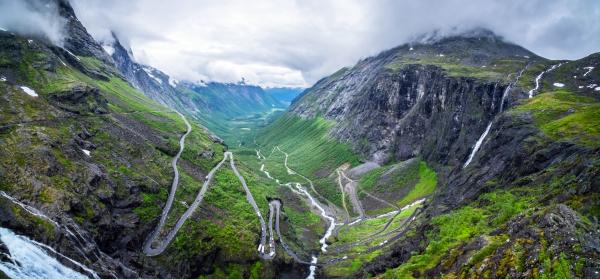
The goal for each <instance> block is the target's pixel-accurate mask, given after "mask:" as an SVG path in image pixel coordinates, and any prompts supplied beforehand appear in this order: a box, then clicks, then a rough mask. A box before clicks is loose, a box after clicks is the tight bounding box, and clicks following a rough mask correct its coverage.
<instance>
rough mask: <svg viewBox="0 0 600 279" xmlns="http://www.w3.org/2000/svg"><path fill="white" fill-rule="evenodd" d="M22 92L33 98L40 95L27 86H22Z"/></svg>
mask: <svg viewBox="0 0 600 279" xmlns="http://www.w3.org/2000/svg"><path fill="white" fill-rule="evenodd" d="M21 90H23V92H25V93H27V95H29V96H31V97H37V96H38V94H37V93H35V90H33V89H31V88H29V87H27V86H21Z"/></svg>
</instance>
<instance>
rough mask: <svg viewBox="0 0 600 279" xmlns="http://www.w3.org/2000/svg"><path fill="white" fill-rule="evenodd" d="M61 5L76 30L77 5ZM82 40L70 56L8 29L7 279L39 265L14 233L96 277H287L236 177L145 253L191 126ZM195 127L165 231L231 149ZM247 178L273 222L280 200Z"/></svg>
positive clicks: (0, 140) (1, 79) (0, 74)
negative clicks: (161, 246)
mask: <svg viewBox="0 0 600 279" xmlns="http://www.w3.org/2000/svg"><path fill="white" fill-rule="evenodd" d="M57 3H60V5H59V7H60V9H61V10H60V11H61V14H63V15H64V16H65V17H67V18H69V19H70V20H71V21H72V22H73V24H76V23H77V22H78V21H77V19H76V17H75V15H74V14H73V13H72V9H71V8H70V6H68V3H67V2H65V1H59V2H57ZM69 30H71V29H69ZM74 30H75V31H74V32H75V33H73V34H68V35H70V36H72V37H71V38H72V39H76V38H78V39H77V40H80V41H81V40H83V41H85V42H80V43H79V44H73V45H69V44H67V45H66V46H65V48H61V47H58V46H55V45H53V44H52V43H50V42H48V41H47V40H45V39H44V38H30V37H23V36H20V35H17V34H13V33H11V32H10V30H9V31H0V98H1V99H2V101H1V102H0V146H1V147H0V157H1V158H0V191H2V192H0V226H1V227H2V231H1V238H0V239H1V240H0V255H1V256H0V267H1V268H2V269H0V270H2V271H0V277H5V275H6V274H5V273H3V271H6V269H5V268H17V269H20V268H21V269H22V268H25V267H27V268H29V266H30V265H23V264H21V263H20V262H16V263H15V262H13V260H15V259H17V260H18V261H21V260H22V258H19V255H17V254H11V249H8V248H7V247H14V246H11V245H12V244H14V243H13V242H12V241H13V240H14V238H10V237H9V236H11V234H16V235H21V236H26V237H27V238H28V239H31V240H33V241H37V243H36V242H31V241H29V242H28V243H29V244H31V245H32V246H31V247H34V248H35V249H37V250H39V249H41V250H39V251H40V252H39V253H41V254H44V255H45V256H47V257H48V260H53V261H54V260H56V261H58V262H59V263H60V264H62V265H64V266H65V267H67V268H70V269H72V270H74V271H76V272H79V273H81V274H84V275H85V276H91V277H95V276H94V274H97V276H99V277H102V278H108V277H111V278H113V277H116V278H157V277H160V278H196V277H198V276H200V275H209V274H212V273H216V274H217V275H216V276H218V274H221V273H223V272H226V273H234V274H235V273H238V274H246V275H248V276H250V275H251V274H256V273H257V272H260V273H261V274H264V275H265V276H271V277H272V275H273V273H274V272H275V271H276V270H279V269H282V268H286V267H288V266H289V264H288V263H289V262H287V263H286V262H285V260H284V259H278V260H276V261H275V263H270V262H269V263H262V262H261V261H260V258H259V257H258V255H257V253H256V245H255V243H257V242H258V241H259V238H260V225H259V222H258V219H257V218H256V213H255V210H254V209H253V208H252V207H251V206H250V204H248V203H247V202H246V199H245V194H243V193H241V192H240V191H239V189H238V187H239V184H238V181H237V180H234V179H236V176H235V175H234V173H233V172H232V171H231V170H229V169H222V170H219V171H218V172H216V173H215V179H214V181H213V182H212V184H214V185H211V186H212V187H213V188H214V189H215V190H211V191H209V192H208V193H207V194H206V197H205V198H204V200H205V201H204V203H203V204H202V206H201V208H199V209H198V210H197V211H195V212H194V214H192V216H191V217H190V220H189V221H187V222H186V223H185V224H184V225H183V227H182V228H181V230H180V232H179V233H178V234H177V236H176V237H175V239H174V241H173V242H172V243H171V245H169V246H168V248H167V250H166V251H165V252H164V253H163V254H161V255H159V256H155V257H149V256H146V255H144V254H143V253H142V251H141V247H142V245H143V243H144V241H146V239H147V236H148V235H149V234H150V233H151V232H152V231H153V230H154V228H155V226H156V223H157V221H158V218H159V217H160V213H161V210H162V208H163V207H164V205H165V203H166V200H167V196H168V192H169V187H170V185H171V183H172V180H173V177H174V171H173V167H172V165H171V164H174V163H173V158H174V157H175V155H176V154H177V152H178V150H179V148H180V143H179V141H180V139H181V137H182V135H183V134H184V133H185V132H186V125H185V123H184V120H183V119H182V117H181V116H179V115H178V114H177V113H175V112H174V111H173V110H172V109H171V108H168V107H165V106H164V105H161V104H159V103H158V102H157V101H154V100H152V99H151V98H149V97H148V96H146V95H144V94H143V93H142V92H140V91H138V90H136V89H135V88H133V87H132V86H131V85H130V83H129V82H128V81H126V80H125V79H124V77H123V76H124V75H122V74H121V73H120V72H119V70H117V69H116V68H115V66H114V63H113V62H114V61H113V60H112V58H110V57H108V55H106V54H102V55H98V56H96V55H95V52H96V51H102V49H101V47H100V45H99V44H98V43H96V42H94V41H93V40H92V39H91V36H89V34H87V32H86V31H85V28H83V26H81V25H77V28H76V29H74ZM188 119H189V121H190V122H191V128H192V129H191V133H190V134H189V135H187V137H186V138H185V149H184V150H183V152H182V154H181V158H180V159H179V160H178V161H177V168H178V170H179V183H178V184H179V186H178V187H179V188H178V190H177V191H176V194H175V202H174V204H173V208H172V209H171V212H170V213H169V218H168V219H167V221H166V226H165V229H164V232H166V231H167V230H169V229H170V228H172V226H173V223H174V222H175V221H176V220H177V218H178V217H179V216H180V215H181V214H182V212H183V211H185V209H186V207H187V205H188V204H191V203H192V202H193V201H194V199H195V198H196V196H197V194H198V191H199V188H200V185H202V183H203V182H204V180H205V179H206V175H207V173H208V172H209V171H210V170H211V169H212V168H213V167H214V166H215V165H216V164H217V162H219V161H221V159H223V155H222V154H223V152H224V151H225V150H226V147H225V146H224V145H222V144H221V142H220V141H219V140H217V139H216V138H214V137H211V136H210V135H209V134H208V133H207V132H206V131H205V129H204V128H203V127H201V126H200V125H199V124H198V123H197V122H194V121H192V120H191V119H190V118H189V117H188ZM238 168H239V172H240V173H241V174H242V175H243V176H244V177H245V179H246V181H248V184H250V185H252V192H253V194H254V196H255V197H256V203H257V206H258V208H259V209H260V210H261V211H264V213H263V214H266V212H267V210H268V207H269V206H268V200H267V199H266V197H267V196H273V195H274V192H275V190H274V189H273V188H272V187H271V188H270V187H266V186H267V184H266V183H264V182H263V180H262V179H261V178H259V177H256V176H254V175H253V174H252V173H250V172H249V170H248V169H247V168H246V167H245V166H242V165H240V166H238ZM223 219H227V220H228V221H229V222H227V223H223V222H221V221H219V220H223ZM241 224H243V226H242V225H241ZM6 230H9V231H6ZM7 232H10V233H7ZM164 232H163V233H164ZM7 243H8V244H10V245H7ZM44 245H48V246H44ZM52 249H54V250H52ZM37 250H36V251H37ZM27 251H33V250H27ZM67 257H68V258H70V259H72V260H73V261H71V260H68V258H67ZM40 266H42V267H46V266H44V265H41V263H40ZM301 268H302V267H301ZM6 272H8V271H6ZM9 274H12V273H9Z"/></svg>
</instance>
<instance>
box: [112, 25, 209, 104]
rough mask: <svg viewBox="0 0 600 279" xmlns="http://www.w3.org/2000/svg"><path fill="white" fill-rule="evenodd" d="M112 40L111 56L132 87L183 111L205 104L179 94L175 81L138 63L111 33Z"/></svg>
mask: <svg viewBox="0 0 600 279" xmlns="http://www.w3.org/2000/svg"><path fill="white" fill-rule="evenodd" d="M113 39H114V41H113V42H111V43H110V46H109V49H110V51H111V52H112V53H111V57H112V59H113V60H114V62H115V65H116V67H117V69H118V70H119V72H120V73H121V74H122V75H123V76H124V77H125V79H126V80H127V81H129V82H130V83H131V85H133V87H135V88H137V89H139V90H140V91H142V92H144V94H146V96H148V97H150V98H152V99H153V100H155V101H157V102H159V103H161V104H163V105H166V106H168V107H171V108H176V109H179V110H183V111H186V110H187V111H199V110H201V109H202V108H204V107H205V104H203V103H202V102H198V101H196V100H194V99H192V98H190V97H189V96H187V95H185V94H180V93H179V92H178V91H177V89H176V87H177V83H178V82H177V81H175V80H173V79H172V78H171V77H169V76H168V75H166V74H165V73H163V72H162V71H160V70H158V69H156V68H153V67H150V66H147V65H142V64H139V63H137V62H136V61H135V59H134V57H133V52H132V51H131V50H130V49H126V48H125V47H124V46H123V45H122V44H121V42H120V41H119V39H118V38H117V36H116V35H115V34H113Z"/></svg>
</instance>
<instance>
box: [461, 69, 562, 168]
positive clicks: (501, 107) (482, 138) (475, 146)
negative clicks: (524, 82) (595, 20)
mask: <svg viewBox="0 0 600 279" xmlns="http://www.w3.org/2000/svg"><path fill="white" fill-rule="evenodd" d="M559 66H560V64H559ZM527 67H529V65H526V66H525V68H523V69H522V70H521V71H520V72H519V73H518V74H517V77H516V78H515V81H514V82H512V83H509V84H508V86H506V89H504V92H502V99H501V100H500V111H499V112H498V113H499V114H500V113H502V112H503V111H504V102H505V100H506V97H507V96H508V94H509V93H510V90H511V89H512V87H513V86H514V85H516V84H517V83H518V82H519V79H520V78H521V76H522V75H523V72H525V70H527ZM540 75H541V74H540ZM537 84H538V80H537V78H536V87H537ZM530 94H531V91H530ZM493 123H494V119H492V120H490V123H489V124H488V125H487V127H486V128H485V130H484V131H483V134H481V136H480V137H479V139H477V141H476V142H475V145H473V149H472V150H471V154H469V158H468V159H467V161H466V162H465V164H464V165H463V169H464V168H466V167H467V166H468V165H469V164H470V163H471V161H473V158H475V154H477V151H478V150H479V148H481V144H483V141H484V140H485V137H487V135H488V133H489V132H490V129H491V128H492V124H493Z"/></svg>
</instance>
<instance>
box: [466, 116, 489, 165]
mask: <svg viewBox="0 0 600 279" xmlns="http://www.w3.org/2000/svg"><path fill="white" fill-rule="evenodd" d="M492 122H493V121H490V124H488V125H487V128H485V131H484V132H483V134H481V136H480V137H479V139H478V140H477V142H476V143H475V146H473V150H471V154H470V155H469V159H468V160H467V161H466V162H465V165H464V166H463V169H464V168H466V167H467V166H468V165H469V164H470V163H471V160H473V157H475V153H477V150H479V148H480V147H481V144H482V143H483V140H484V139H485V137H487V134H488V133H489V132H490V128H492Z"/></svg>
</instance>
